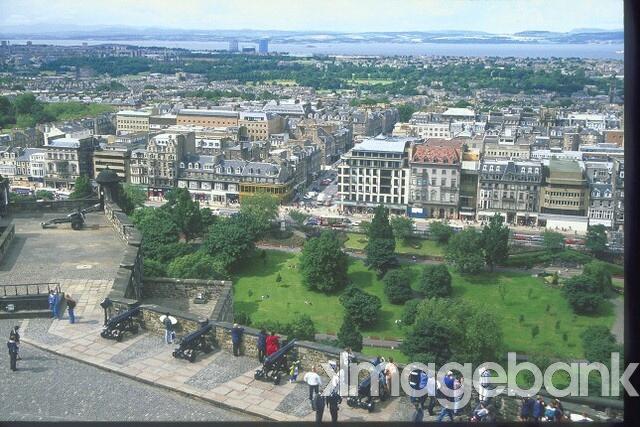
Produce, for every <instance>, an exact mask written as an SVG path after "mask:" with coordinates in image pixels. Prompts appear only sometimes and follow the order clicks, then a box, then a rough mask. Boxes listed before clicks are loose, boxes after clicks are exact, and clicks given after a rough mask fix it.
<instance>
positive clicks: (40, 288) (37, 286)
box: [0, 282, 60, 297]
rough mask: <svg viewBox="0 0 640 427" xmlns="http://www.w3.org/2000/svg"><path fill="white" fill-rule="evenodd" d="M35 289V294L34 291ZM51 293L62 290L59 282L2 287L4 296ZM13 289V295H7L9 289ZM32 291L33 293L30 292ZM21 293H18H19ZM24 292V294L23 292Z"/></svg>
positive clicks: (0, 286)
mask: <svg viewBox="0 0 640 427" xmlns="http://www.w3.org/2000/svg"><path fill="white" fill-rule="evenodd" d="M34 287H35V292H33V289H34ZM45 287H46V293H49V291H50V290H53V289H58V290H60V283H58V282H44V283H21V284H16V285H0V289H1V291H0V292H1V293H2V295H3V296H5V297H6V296H19V295H39V294H43V293H45ZM11 288H13V293H11V292H9V293H7V289H11ZM30 289H31V290H32V292H30ZM19 290H20V291H21V292H18V291H19ZM22 290H24V292H22Z"/></svg>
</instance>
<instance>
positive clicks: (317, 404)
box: [312, 393, 325, 423]
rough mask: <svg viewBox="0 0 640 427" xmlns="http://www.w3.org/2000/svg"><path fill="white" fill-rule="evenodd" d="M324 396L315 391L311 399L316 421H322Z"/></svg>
mask: <svg viewBox="0 0 640 427" xmlns="http://www.w3.org/2000/svg"><path fill="white" fill-rule="evenodd" d="M324 404H325V400H324V396H323V395H321V394H320V393H316V395H315V397H314V398H313V401H312V406H313V410H314V411H316V422H317V423H321V422H322V415H324Z"/></svg>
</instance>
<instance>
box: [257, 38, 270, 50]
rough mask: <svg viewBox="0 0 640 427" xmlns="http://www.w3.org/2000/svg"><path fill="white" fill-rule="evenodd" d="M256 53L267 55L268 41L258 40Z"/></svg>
mask: <svg viewBox="0 0 640 427" xmlns="http://www.w3.org/2000/svg"><path fill="white" fill-rule="evenodd" d="M258 53H269V40H268V39H260V42H259V44H258Z"/></svg>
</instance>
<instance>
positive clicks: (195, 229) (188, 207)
mask: <svg viewBox="0 0 640 427" xmlns="http://www.w3.org/2000/svg"><path fill="white" fill-rule="evenodd" d="M166 198H167V200H168V202H167V204H166V205H165V206H163V208H168V209H170V212H171V217H172V218H173V222H174V223H175V224H176V225H177V226H178V228H179V229H180V232H181V233H182V234H183V235H184V238H185V240H186V241H187V242H188V241H189V240H191V239H193V238H194V237H195V236H198V235H201V234H202V233H203V232H204V230H203V227H202V213H201V212H200V204H199V203H198V202H196V201H194V200H193V199H192V198H191V193H189V190H187V189H186V188H175V189H173V190H171V191H169V192H168V193H167V195H166Z"/></svg>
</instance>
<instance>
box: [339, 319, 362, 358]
mask: <svg viewBox="0 0 640 427" xmlns="http://www.w3.org/2000/svg"><path fill="white" fill-rule="evenodd" d="M338 341H339V342H340V347H345V348H346V347H350V348H351V349H352V350H353V351H362V334H361V333H360V331H359V329H358V325H357V324H356V322H355V321H354V320H353V319H351V318H350V317H349V316H344V319H343V320H342V325H341V326H340V330H339V331H338Z"/></svg>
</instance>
